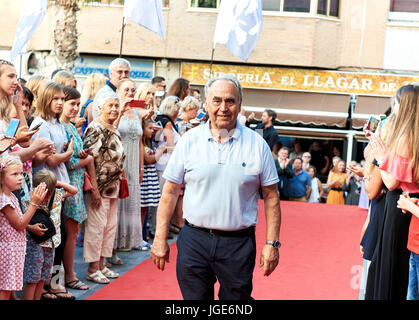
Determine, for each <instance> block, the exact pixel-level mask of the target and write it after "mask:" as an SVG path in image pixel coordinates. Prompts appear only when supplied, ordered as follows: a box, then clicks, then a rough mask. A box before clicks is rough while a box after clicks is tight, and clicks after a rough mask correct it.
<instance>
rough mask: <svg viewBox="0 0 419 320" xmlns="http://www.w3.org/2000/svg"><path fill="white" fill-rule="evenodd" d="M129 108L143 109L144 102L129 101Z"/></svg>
mask: <svg viewBox="0 0 419 320" xmlns="http://www.w3.org/2000/svg"><path fill="white" fill-rule="evenodd" d="M129 106H130V107H132V108H141V109H145V101H144V100H131V101H130V103H129Z"/></svg>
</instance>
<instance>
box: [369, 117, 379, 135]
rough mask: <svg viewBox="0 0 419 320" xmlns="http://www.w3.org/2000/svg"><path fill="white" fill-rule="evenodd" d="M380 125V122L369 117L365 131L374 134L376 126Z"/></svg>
mask: <svg viewBox="0 0 419 320" xmlns="http://www.w3.org/2000/svg"><path fill="white" fill-rule="evenodd" d="M379 123H380V120H378V119H376V118H374V117H370V119H369V120H368V124H367V130H369V131H371V132H375V130H377V127H378V124H379Z"/></svg>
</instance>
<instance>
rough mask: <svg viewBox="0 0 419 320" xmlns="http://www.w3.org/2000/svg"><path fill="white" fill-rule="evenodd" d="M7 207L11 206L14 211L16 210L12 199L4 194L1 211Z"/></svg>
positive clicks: (1, 196)
mask: <svg viewBox="0 0 419 320" xmlns="http://www.w3.org/2000/svg"><path fill="white" fill-rule="evenodd" d="M6 206H11V207H12V208H13V209H17V208H16V204H15V203H13V201H12V199H11V198H10V197H8V196H6V195H5V194H4V193H2V194H0V210H2V209H3V208H4V207H6Z"/></svg>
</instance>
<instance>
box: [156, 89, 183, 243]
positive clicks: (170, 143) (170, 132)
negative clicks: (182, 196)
mask: <svg viewBox="0 0 419 320" xmlns="http://www.w3.org/2000/svg"><path fill="white" fill-rule="evenodd" d="M180 108H181V101H180V99H179V98H178V97H177V96H168V97H166V98H165V99H164V100H163V101H162V102H161V104H160V107H159V111H160V114H159V115H157V117H156V121H157V122H160V123H161V124H162V126H163V134H162V135H160V137H156V140H158V141H159V144H158V146H160V145H162V144H163V143H165V142H166V147H167V152H166V153H164V154H163V155H162V156H161V158H160V159H159V161H157V163H156V169H157V175H158V176H159V182H160V190H163V185H164V183H165V179H164V178H163V172H164V170H165V169H166V166H167V163H168V161H169V159H170V156H171V155H172V152H173V150H174V148H175V145H176V143H177V142H178V141H179V139H180V134H179V132H178V129H177V127H176V124H175V121H176V119H177V117H178V115H179V111H180ZM157 136H158V134H157ZM179 205H180V204H179V201H178V203H177V206H178V208H179ZM180 211H181V210H176V214H174V215H173V217H172V224H173V226H172V228H171V229H172V231H174V232H178V231H179V230H180V228H181V227H182V225H183V221H181V220H182V217H181V216H180ZM173 227H174V228H173ZM171 236H172V235H171V234H170V233H169V238H170V237H171Z"/></svg>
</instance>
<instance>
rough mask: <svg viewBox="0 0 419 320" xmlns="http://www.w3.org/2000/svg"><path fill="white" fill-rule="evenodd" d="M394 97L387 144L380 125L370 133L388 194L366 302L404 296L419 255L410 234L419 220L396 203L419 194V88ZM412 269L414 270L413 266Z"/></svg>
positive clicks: (409, 88)
mask: <svg viewBox="0 0 419 320" xmlns="http://www.w3.org/2000/svg"><path fill="white" fill-rule="evenodd" d="M396 100H397V103H395V105H394V108H393V110H392V111H393V115H392V119H390V120H388V121H389V124H388V125H389V128H388V132H389V133H388V137H387V139H385V142H383V139H382V136H381V128H380V126H379V127H378V128H377V130H376V132H375V133H374V134H371V133H370V134H369V136H368V139H369V140H370V149H371V150H370V152H371V153H372V155H373V157H374V159H375V160H376V161H375V163H376V165H378V167H379V169H380V174H381V178H382V180H383V183H384V185H385V186H386V187H387V188H388V192H387V193H386V203H385V210H384V222H383V227H382V230H383V232H382V233H381V234H380V235H379V238H378V242H377V246H376V249H375V252H374V256H373V258H372V260H371V265H370V268H369V274H368V281H367V290H366V294H365V297H366V299H367V300H405V299H406V295H407V294H408V287H409V258H410V252H414V253H415V254H418V253H419V250H418V247H419V245H418V241H417V234H416V235H415V234H414V233H409V228H410V230H416V228H417V226H418V225H419V220H418V218H416V217H412V215H411V213H409V212H402V210H401V209H400V208H399V207H397V201H398V200H399V199H400V196H401V195H402V194H403V192H404V193H408V194H409V195H410V197H418V196H419V147H418V140H419V116H418V115H419V103H418V101H419V86H417V85H411V84H410V85H406V86H403V87H401V88H400V89H399V90H398V91H397V94H396ZM409 195H407V196H409ZM403 196H406V195H405V194H403ZM411 268H412V269H413V270H414V269H415V265H411ZM409 289H412V288H410V287H409ZM409 291H410V290H409ZM416 292H417V289H416Z"/></svg>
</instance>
